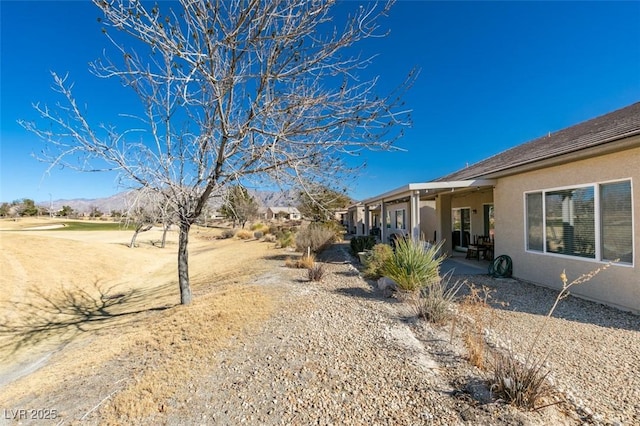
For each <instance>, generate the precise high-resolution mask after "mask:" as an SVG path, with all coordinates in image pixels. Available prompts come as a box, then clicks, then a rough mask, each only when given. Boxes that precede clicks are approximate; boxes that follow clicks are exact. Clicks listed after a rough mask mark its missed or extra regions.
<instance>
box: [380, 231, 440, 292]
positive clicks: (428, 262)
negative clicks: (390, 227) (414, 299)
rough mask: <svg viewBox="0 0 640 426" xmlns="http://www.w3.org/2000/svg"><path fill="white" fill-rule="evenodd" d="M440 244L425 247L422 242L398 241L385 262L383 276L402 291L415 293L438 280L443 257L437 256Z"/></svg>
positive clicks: (411, 240)
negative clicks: (394, 249) (393, 282)
mask: <svg viewBox="0 0 640 426" xmlns="http://www.w3.org/2000/svg"><path fill="white" fill-rule="evenodd" d="M441 248H442V242H440V243H438V244H435V245H427V244H425V243H424V242H423V241H419V240H413V239H408V238H407V239H399V240H398V241H397V243H396V251H395V253H394V254H393V256H391V257H389V258H388V260H387V261H386V262H385V264H384V266H383V268H382V272H383V274H384V276H386V277H389V278H391V279H392V280H393V281H395V282H396V284H397V285H398V288H399V289H400V290H404V291H411V292H413V291H416V290H420V289H421V288H423V287H425V286H427V285H429V284H431V283H434V282H436V281H437V280H439V278H440V265H441V264H442V261H443V260H444V258H445V256H444V255H441V254H439V253H440V249H441Z"/></svg>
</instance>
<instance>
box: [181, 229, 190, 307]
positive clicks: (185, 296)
mask: <svg viewBox="0 0 640 426" xmlns="http://www.w3.org/2000/svg"><path fill="white" fill-rule="evenodd" d="M190 229H191V224H190V223H189V222H188V221H185V220H182V221H180V237H179V243H178V283H179V285H180V303H182V304H183V305H188V304H190V303H191V287H190V286H189V252H188V251H187V244H189V230H190Z"/></svg>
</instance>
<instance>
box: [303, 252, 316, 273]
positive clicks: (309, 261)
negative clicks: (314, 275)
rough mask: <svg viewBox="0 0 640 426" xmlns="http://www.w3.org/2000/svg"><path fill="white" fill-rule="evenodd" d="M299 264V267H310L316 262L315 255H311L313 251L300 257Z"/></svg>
mask: <svg viewBox="0 0 640 426" xmlns="http://www.w3.org/2000/svg"><path fill="white" fill-rule="evenodd" d="M299 264H300V266H299V267H300V268H306V269H311V268H313V267H314V266H315V264H316V257H315V256H314V255H313V253H310V254H305V255H304V256H302V257H301V258H300V260H299Z"/></svg>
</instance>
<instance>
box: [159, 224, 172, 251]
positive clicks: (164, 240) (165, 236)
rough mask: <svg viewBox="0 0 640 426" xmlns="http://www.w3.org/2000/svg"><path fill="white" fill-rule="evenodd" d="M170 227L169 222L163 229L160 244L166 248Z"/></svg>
mask: <svg viewBox="0 0 640 426" xmlns="http://www.w3.org/2000/svg"><path fill="white" fill-rule="evenodd" d="M169 228H171V223H167V224H166V225H165V226H164V229H163V230H162V243H161V244H160V248H164V246H165V244H166V243H167V231H169Z"/></svg>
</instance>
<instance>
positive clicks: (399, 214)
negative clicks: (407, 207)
mask: <svg viewBox="0 0 640 426" xmlns="http://www.w3.org/2000/svg"><path fill="white" fill-rule="evenodd" d="M396 229H405V222H404V209H402V210H396Z"/></svg>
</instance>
